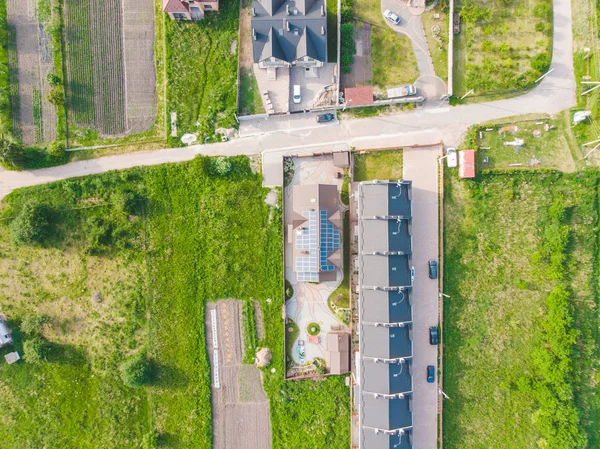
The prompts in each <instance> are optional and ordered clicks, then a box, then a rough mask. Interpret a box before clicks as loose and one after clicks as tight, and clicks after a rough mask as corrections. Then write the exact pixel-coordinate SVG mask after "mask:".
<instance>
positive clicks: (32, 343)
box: [23, 335, 46, 364]
mask: <svg viewBox="0 0 600 449" xmlns="http://www.w3.org/2000/svg"><path fill="white" fill-rule="evenodd" d="M23 360H25V361H26V362H27V363H32V364H36V363H40V362H43V361H44V360H46V355H45V348H44V341H43V340H42V339H41V338H40V337H39V336H38V335H36V336H34V337H32V338H28V339H27V340H25V342H23Z"/></svg>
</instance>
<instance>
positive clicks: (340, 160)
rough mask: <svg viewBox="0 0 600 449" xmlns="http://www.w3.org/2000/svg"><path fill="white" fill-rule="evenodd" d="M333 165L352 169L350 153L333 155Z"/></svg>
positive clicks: (344, 152) (342, 152) (341, 152)
mask: <svg viewBox="0 0 600 449" xmlns="http://www.w3.org/2000/svg"><path fill="white" fill-rule="evenodd" d="M333 165H335V166H336V167H338V168H348V167H350V152H349V151H338V152H336V153H333Z"/></svg>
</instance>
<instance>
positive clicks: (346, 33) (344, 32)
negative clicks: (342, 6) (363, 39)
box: [340, 22, 356, 73]
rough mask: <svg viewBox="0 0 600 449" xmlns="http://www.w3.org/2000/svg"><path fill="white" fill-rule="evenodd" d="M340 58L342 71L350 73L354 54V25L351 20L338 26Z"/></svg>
mask: <svg viewBox="0 0 600 449" xmlns="http://www.w3.org/2000/svg"><path fill="white" fill-rule="evenodd" d="M340 39H341V41H342V42H341V43H340V45H341V48H340V59H341V66H342V72H343V73H350V70H351V67H352V62H353V61H354V55H355V54H356V44H355V43H354V26H353V25H352V23H351V22H346V23H342V26H341V27H340Z"/></svg>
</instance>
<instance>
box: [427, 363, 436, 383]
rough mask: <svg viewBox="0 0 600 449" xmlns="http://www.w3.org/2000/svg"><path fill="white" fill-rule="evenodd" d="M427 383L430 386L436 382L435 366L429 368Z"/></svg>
mask: <svg viewBox="0 0 600 449" xmlns="http://www.w3.org/2000/svg"><path fill="white" fill-rule="evenodd" d="M427 382H428V383H430V384H432V383H434V382H435V366H433V365H429V366H428V367H427Z"/></svg>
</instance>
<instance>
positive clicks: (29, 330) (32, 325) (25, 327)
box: [20, 314, 50, 335]
mask: <svg viewBox="0 0 600 449" xmlns="http://www.w3.org/2000/svg"><path fill="white" fill-rule="evenodd" d="M48 322H50V317H49V316H48V315H35V314H29V315H25V316H24V317H23V320H21V326H20V329H21V332H23V333H24V334H28V335H37V334H39V332H40V329H41V328H42V326H43V325H44V324H46V323H48Z"/></svg>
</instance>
